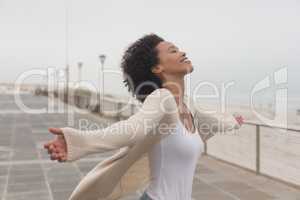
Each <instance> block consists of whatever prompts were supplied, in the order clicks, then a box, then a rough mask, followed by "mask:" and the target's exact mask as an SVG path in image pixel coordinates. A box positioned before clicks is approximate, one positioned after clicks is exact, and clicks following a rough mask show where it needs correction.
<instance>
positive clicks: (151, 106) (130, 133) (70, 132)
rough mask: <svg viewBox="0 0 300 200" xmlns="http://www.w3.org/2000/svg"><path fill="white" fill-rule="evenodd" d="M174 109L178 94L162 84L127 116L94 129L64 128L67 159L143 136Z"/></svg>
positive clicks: (112, 148) (131, 142) (127, 144)
mask: <svg viewBox="0 0 300 200" xmlns="http://www.w3.org/2000/svg"><path fill="white" fill-rule="evenodd" d="M174 109H177V106H176V101H175V98H174V96H173V95H172V93H171V92H170V91H169V90H168V89H165V88H160V89H156V90H155V91H153V92H152V93H151V94H149V95H148V96H147V98H146V99H145V101H144V103H143V105H142V107H141V109H140V110H139V111H138V112H137V113H135V114H134V115H132V116H130V117H129V118H128V119H126V120H121V121H118V122H116V123H114V124H112V125H110V126H108V127H106V128H103V129H98V130H93V131H81V130H78V129H74V128H70V127H65V128H61V129H60V130H61V132H62V135H63V138H64V139H65V142H66V147H67V148H66V149H67V152H66V153H67V155H66V158H65V160H64V161H74V160H77V159H80V158H81V157H83V156H86V155H88V154H91V153H96V152H97V153H101V152H105V151H110V150H115V149H119V148H121V147H124V146H130V145H132V144H134V143H136V142H137V141H140V140H143V139H144V137H145V136H146V134H148V133H149V132H150V131H152V130H153V129H154V128H155V127H157V126H158V125H159V122H160V120H161V119H162V118H163V116H164V115H165V114H166V113H170V112H172V111H174ZM49 146H50V145H49Z"/></svg>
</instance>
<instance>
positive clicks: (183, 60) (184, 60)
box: [180, 57, 191, 63]
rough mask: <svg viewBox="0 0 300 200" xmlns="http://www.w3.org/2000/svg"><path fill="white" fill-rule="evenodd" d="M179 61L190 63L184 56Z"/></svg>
mask: <svg viewBox="0 0 300 200" xmlns="http://www.w3.org/2000/svg"><path fill="white" fill-rule="evenodd" d="M180 62H182V63H183V62H184V63H191V61H190V60H189V59H188V58H187V57H184V58H183V59H182V60H181V61H180Z"/></svg>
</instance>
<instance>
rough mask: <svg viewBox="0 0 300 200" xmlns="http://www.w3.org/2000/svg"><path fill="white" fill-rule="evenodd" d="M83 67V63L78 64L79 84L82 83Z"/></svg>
mask: <svg viewBox="0 0 300 200" xmlns="http://www.w3.org/2000/svg"><path fill="white" fill-rule="evenodd" d="M82 65H83V63H82V62H78V63H77V66H78V83H80V81H81V70H82Z"/></svg>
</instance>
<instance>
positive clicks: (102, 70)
mask: <svg viewBox="0 0 300 200" xmlns="http://www.w3.org/2000/svg"><path fill="white" fill-rule="evenodd" d="M99 59H100V63H101V68H100V73H99V76H100V77H99V113H100V114H102V112H103V107H102V106H103V102H104V62H105V59H106V55H105V54H100V55H99ZM101 81H102V84H101ZM101 85H102V87H101ZM101 88H102V89H101ZM101 93H102V101H101ZM101 102H102V103H101Z"/></svg>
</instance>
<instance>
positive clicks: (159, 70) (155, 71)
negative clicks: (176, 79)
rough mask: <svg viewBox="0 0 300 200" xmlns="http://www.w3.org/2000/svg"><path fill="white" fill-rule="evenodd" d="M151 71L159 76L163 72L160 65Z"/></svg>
mask: <svg viewBox="0 0 300 200" xmlns="http://www.w3.org/2000/svg"><path fill="white" fill-rule="evenodd" d="M151 71H152V72H153V73H154V74H160V73H161V72H162V71H163V67H162V66H161V65H156V66H154V67H152V69H151Z"/></svg>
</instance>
